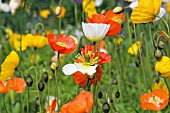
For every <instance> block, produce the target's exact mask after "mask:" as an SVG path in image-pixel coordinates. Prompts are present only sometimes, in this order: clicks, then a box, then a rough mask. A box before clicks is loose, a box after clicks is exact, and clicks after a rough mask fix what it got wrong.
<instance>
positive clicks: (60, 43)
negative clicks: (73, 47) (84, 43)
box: [56, 41, 67, 48]
mask: <svg viewBox="0 0 170 113" xmlns="http://www.w3.org/2000/svg"><path fill="white" fill-rule="evenodd" d="M56 44H57V45H59V46H61V47H65V48H67V45H66V44H64V43H62V42H59V41H58V42H56Z"/></svg>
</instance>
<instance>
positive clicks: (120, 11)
mask: <svg viewBox="0 0 170 113" xmlns="http://www.w3.org/2000/svg"><path fill="white" fill-rule="evenodd" d="M123 11H124V9H123V8H122V7H120V6H117V7H115V8H114V9H113V13H115V14H119V13H122V12H123Z"/></svg>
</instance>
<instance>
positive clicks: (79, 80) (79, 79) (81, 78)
mask: <svg viewBox="0 0 170 113" xmlns="http://www.w3.org/2000/svg"><path fill="white" fill-rule="evenodd" d="M88 76H89V75H87V74H83V73H81V72H79V71H77V72H75V73H74V74H72V78H73V79H74V82H75V83H76V84H78V85H79V86H81V87H84V86H85V85H86V82H87V79H88ZM101 77H102V67H101V65H99V66H98V67H97V81H98V82H100V80H101ZM92 84H94V78H93V79H92V80H91V81H90V85H92ZM96 85H97V84H96Z"/></svg>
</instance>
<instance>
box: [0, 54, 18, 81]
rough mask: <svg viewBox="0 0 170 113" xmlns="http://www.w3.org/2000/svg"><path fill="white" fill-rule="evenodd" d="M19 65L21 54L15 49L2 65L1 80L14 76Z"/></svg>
mask: <svg viewBox="0 0 170 113" xmlns="http://www.w3.org/2000/svg"><path fill="white" fill-rule="evenodd" d="M18 65H19V56H18V54H17V53H16V52H15V51H12V52H11V53H10V54H9V55H8V56H7V57H6V59H5V61H4V62H3V63H2V65H1V74H0V80H7V79H8V78H10V77H12V75H13V74H14V72H15V69H16V68H17V66H18Z"/></svg>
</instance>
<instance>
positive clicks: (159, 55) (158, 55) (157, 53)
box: [154, 49, 162, 61]
mask: <svg viewBox="0 0 170 113" xmlns="http://www.w3.org/2000/svg"><path fill="white" fill-rule="evenodd" d="M154 56H155V58H156V59H157V60H158V61H160V60H161V59H162V51H161V50H159V49H156V50H155V52H154Z"/></svg>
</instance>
